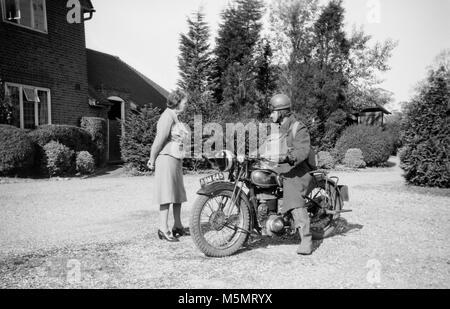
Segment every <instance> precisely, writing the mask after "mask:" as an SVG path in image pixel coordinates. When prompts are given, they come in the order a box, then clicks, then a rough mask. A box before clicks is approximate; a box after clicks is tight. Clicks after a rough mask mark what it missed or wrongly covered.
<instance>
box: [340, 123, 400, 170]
mask: <svg viewBox="0 0 450 309" xmlns="http://www.w3.org/2000/svg"><path fill="white" fill-rule="evenodd" d="M349 149H361V151H362V153H363V156H364V161H365V162H366V164H367V166H378V165H381V164H383V163H385V162H387V161H388V160H389V157H390V155H391V152H392V144H391V141H390V139H389V138H388V136H387V134H386V133H385V132H383V129H382V128H381V127H378V126H367V125H355V126H351V127H349V128H347V129H346V130H345V131H344V133H343V134H342V136H341V137H340V138H339V140H338V141H337V143H336V147H335V155H336V158H337V160H338V161H339V162H341V161H342V160H343V159H344V157H345V154H346V153H347V151H348V150H349Z"/></svg>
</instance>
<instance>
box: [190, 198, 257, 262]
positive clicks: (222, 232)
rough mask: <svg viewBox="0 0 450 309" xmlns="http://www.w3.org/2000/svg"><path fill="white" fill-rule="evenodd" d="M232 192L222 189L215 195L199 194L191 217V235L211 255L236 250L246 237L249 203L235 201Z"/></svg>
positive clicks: (220, 255)
mask: <svg viewBox="0 0 450 309" xmlns="http://www.w3.org/2000/svg"><path fill="white" fill-rule="evenodd" d="M232 195H233V192H232V191H230V190H223V191H221V192H219V193H217V194H216V195H215V196H214V197H209V196H199V197H198V198H197V200H196V201H195V203H194V206H193V210H192V217H191V226H190V227H191V234H192V238H193V240H194V243H195V244H196V246H197V247H198V248H199V249H200V250H201V251H202V252H203V253H204V254H205V255H206V256H210V257H225V256H230V255H233V254H234V253H236V252H237V251H238V250H239V249H240V248H241V247H242V245H243V244H244V243H245V241H246V240H247V236H248V234H247V232H246V231H248V230H249V227H250V213H249V205H247V203H246V201H244V200H242V199H237V200H236V201H232Z"/></svg>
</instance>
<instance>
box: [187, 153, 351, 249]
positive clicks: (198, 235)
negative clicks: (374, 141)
mask: <svg viewBox="0 0 450 309" xmlns="http://www.w3.org/2000/svg"><path fill="white" fill-rule="evenodd" d="M209 161H210V162H211V163H212V164H213V166H215V168H217V169H218V170H219V172H218V173H217V174H214V175H211V176H208V177H206V178H203V179H201V180H200V184H201V189H200V190H199V191H198V192H197V194H198V198H197V200H196V201H195V203H194V205H193V209H192V212H191V222H190V229H191V235H192V238H193V241H194V243H195V244H196V246H197V247H198V248H199V249H200V251H202V252H203V253H204V254H205V255H206V256H208V257H226V256H230V255H233V254H235V253H236V252H237V251H238V250H240V249H241V248H242V246H243V245H244V244H245V243H246V242H247V240H248V239H249V236H250V235H252V234H253V235H267V236H272V237H274V236H282V235H294V234H295V233H296V228H295V226H294V221H293V218H292V215H291V213H290V212H288V213H287V214H284V215H282V213H283V212H282V211H281V210H282V207H283V176H282V175H278V174H277V173H276V172H274V171H273V170H272V169H271V168H270V167H269V166H270V164H268V162H266V161H265V160H264V159H261V158H250V157H239V158H237V157H236V156H235V155H234V154H233V153H231V152H229V151H222V152H220V153H218V154H217V155H216V156H215V157H214V159H212V160H211V159H209ZM225 173H227V174H228V176H227V177H225ZM311 175H312V176H313V180H312V182H311V186H310V188H309V190H308V194H307V195H306V196H304V198H305V199H306V202H307V204H306V206H307V209H308V212H309V214H310V218H311V232H312V235H313V239H322V238H326V237H328V236H330V235H331V234H332V233H333V231H334V230H335V228H336V222H337V219H338V218H339V217H340V214H341V213H344V212H349V211H351V210H344V209H343V206H344V202H346V201H349V195H348V187H347V186H342V185H339V184H338V182H339V179H338V178H337V177H328V176H327V174H326V172H323V171H313V172H311Z"/></svg>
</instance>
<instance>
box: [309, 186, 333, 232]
mask: <svg viewBox="0 0 450 309" xmlns="http://www.w3.org/2000/svg"><path fill="white" fill-rule="evenodd" d="M306 205H307V209H308V212H309V215H310V219H311V233H312V236H313V239H323V238H326V237H328V236H330V235H331V234H332V233H333V232H334V230H335V228H336V221H337V220H338V219H339V217H340V215H339V214H335V215H331V214H327V213H326V212H325V210H324V209H328V210H335V211H339V210H341V209H342V199H341V197H340V195H339V191H338V190H337V188H336V186H335V184H334V182H332V181H330V180H329V179H326V178H325V179H320V180H317V179H313V188H312V190H311V192H310V194H309V195H308V199H307V204H306Z"/></svg>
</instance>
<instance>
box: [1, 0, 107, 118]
mask: <svg viewBox="0 0 450 309" xmlns="http://www.w3.org/2000/svg"><path fill="white" fill-rule="evenodd" d="M65 5H66V1H61V0H46V9H47V28H48V33H47V34H46V33H41V32H37V31H34V30H31V29H25V28H22V27H18V26H16V25H12V24H8V23H5V22H3V21H2V20H1V19H0V79H2V80H3V81H5V82H11V83H18V84H25V85H30V86H36V87H43V88H48V89H50V91H51V109H52V123H53V124H68V125H75V126H79V125H80V119H81V117H84V116H91V117H103V118H105V117H106V111H105V110H103V109H95V108H91V107H90V106H89V104H88V78H87V60H86V41H85V32H84V31H85V29H84V24H83V23H81V24H69V23H68V22H67V20H66V15H67V11H68V9H67V8H66V7H65ZM0 10H1V9H0ZM0 16H1V15H0Z"/></svg>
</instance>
